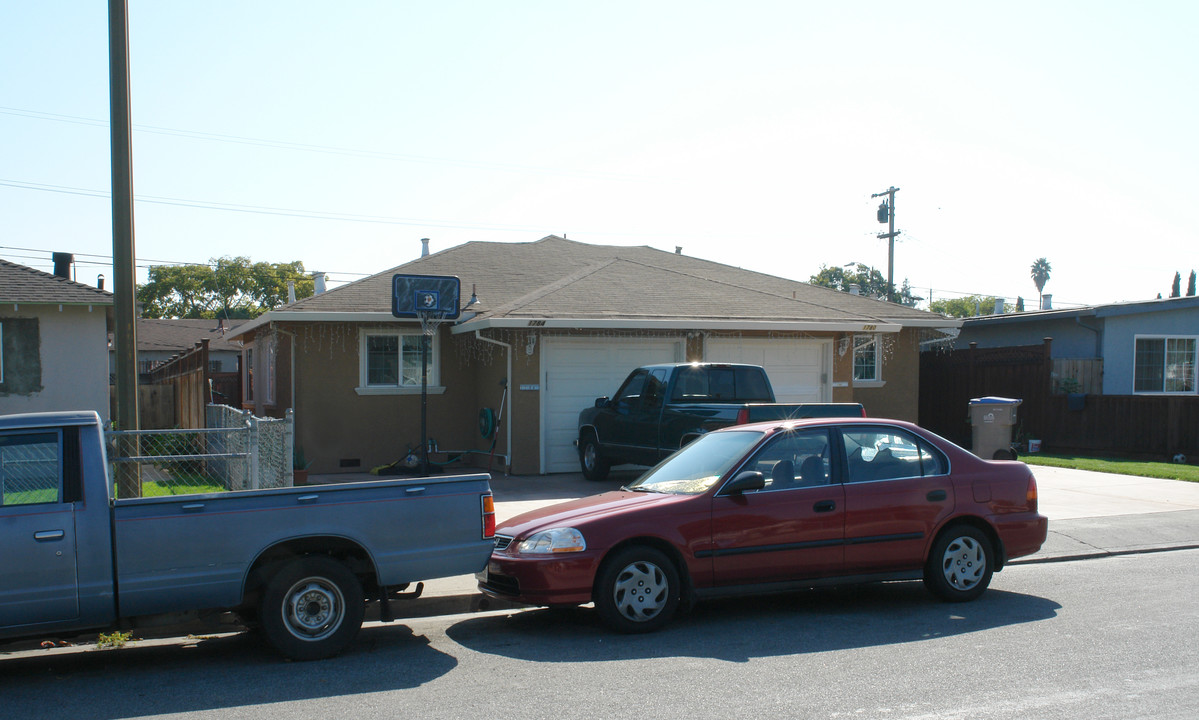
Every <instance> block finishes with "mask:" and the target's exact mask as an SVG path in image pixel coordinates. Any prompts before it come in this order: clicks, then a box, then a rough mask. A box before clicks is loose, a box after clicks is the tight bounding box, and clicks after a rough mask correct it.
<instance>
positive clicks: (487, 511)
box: [483, 493, 495, 539]
mask: <svg viewBox="0 0 1199 720" xmlns="http://www.w3.org/2000/svg"><path fill="white" fill-rule="evenodd" d="M493 537H495V498H493V497H492V496H491V494H490V493H488V494H487V495H484V496H483V538H484V539H486V538H493Z"/></svg>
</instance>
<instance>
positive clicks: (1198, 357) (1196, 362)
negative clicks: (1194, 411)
mask: <svg viewBox="0 0 1199 720" xmlns="http://www.w3.org/2000/svg"><path fill="white" fill-rule="evenodd" d="M1142 340H1160V341H1161V342H1162V363H1163V365H1162V387H1161V389H1160V390H1138V389H1137V344H1138V343H1140V342H1141V341H1142ZM1171 340H1184V341H1185V340H1190V341H1191V342H1193V343H1195V352H1194V354H1193V355H1191V363H1190V364H1191V389H1190V390H1166V389H1165V382H1166V371H1167V369H1168V368H1169V365H1168V364H1167V361H1168V359H1169V356H1170V347H1169V346H1170V341H1171ZM1132 392H1133V394H1134V395H1183V396H1187V395H1197V394H1199V335H1135V336H1133V343H1132Z"/></svg>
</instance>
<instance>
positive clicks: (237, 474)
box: [107, 405, 294, 497]
mask: <svg viewBox="0 0 1199 720" xmlns="http://www.w3.org/2000/svg"><path fill="white" fill-rule="evenodd" d="M206 420H207V425H208V427H206V428H202V429H198V430H113V431H109V432H108V433H107V437H108V443H109V447H108V460H109V462H110V463H111V464H112V469H113V477H114V478H116V487H117V488H118V495H120V496H121V497H132V496H138V497H153V496H160V495H190V494H196V493H214V492H228V491H234V490H258V489H265V488H277V487H288V486H290V485H291V484H292V472H291V471H292V446H293V442H294V431H293V422H292V414H291V411H288V413H287V417H286V418H282V419H277V418H256V417H254V416H253V415H252V414H251V413H250V412H249V411H242V410H237V409H235V408H231V407H229V406H226V405H209V406H208V407H207V409H206ZM133 488H140V492H137V493H136V494H135V493H134V492H133Z"/></svg>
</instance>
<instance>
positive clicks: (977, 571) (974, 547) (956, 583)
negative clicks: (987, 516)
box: [941, 535, 987, 590]
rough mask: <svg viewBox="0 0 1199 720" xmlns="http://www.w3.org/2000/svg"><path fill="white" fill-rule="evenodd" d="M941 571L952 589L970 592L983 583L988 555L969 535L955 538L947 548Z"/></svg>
mask: <svg viewBox="0 0 1199 720" xmlns="http://www.w3.org/2000/svg"><path fill="white" fill-rule="evenodd" d="M941 570H942V572H943V573H944V574H945V581H946V582H947V583H949V586H950V587H952V588H953V589H955V590H970V589H971V588H973V587H974V586H975V585H978V583H979V582H980V581H982V578H983V573H985V572H986V570H987V555H986V553H985V552H983V547H982V545H981V544H980V543H979V542H978V541H977V540H975V539H974V538H972V537H969V536H967V535H964V536H962V537H959V538H954V540H953V541H952V542H950V543H949V545H948V546H947V547H946V548H945V557H944V558H943V562H942V563H941Z"/></svg>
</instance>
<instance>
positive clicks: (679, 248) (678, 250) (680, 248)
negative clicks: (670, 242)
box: [674, 245, 683, 255]
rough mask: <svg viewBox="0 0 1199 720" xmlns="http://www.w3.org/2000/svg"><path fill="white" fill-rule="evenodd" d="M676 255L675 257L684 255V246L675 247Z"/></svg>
mask: <svg viewBox="0 0 1199 720" xmlns="http://www.w3.org/2000/svg"><path fill="white" fill-rule="evenodd" d="M674 254H675V255H682V254H683V246H682V245H675V246H674Z"/></svg>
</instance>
